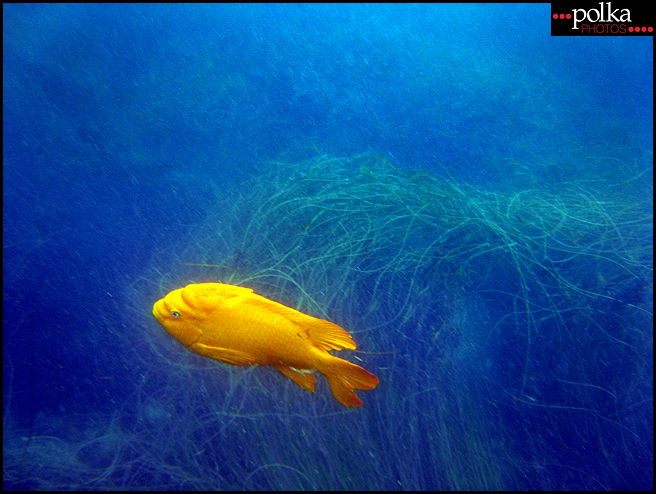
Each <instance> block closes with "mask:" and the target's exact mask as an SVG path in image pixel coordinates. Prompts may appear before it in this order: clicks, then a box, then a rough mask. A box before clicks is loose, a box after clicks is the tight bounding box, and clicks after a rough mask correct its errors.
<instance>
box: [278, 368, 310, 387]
mask: <svg viewBox="0 0 656 494" xmlns="http://www.w3.org/2000/svg"><path fill="white" fill-rule="evenodd" d="M274 367H275V368H276V369H278V370H279V371H280V372H281V373H282V374H283V375H285V376H286V377H288V378H289V379H291V380H292V381H294V382H295V383H296V384H298V385H299V386H300V387H301V388H303V389H306V390H308V391H311V392H312V393H314V389H315V387H316V385H317V379H316V377H314V374H312V372H310V371H308V372H303V373H301V372H298V371H297V370H294V369H291V368H289V367H287V366H284V365H274Z"/></svg>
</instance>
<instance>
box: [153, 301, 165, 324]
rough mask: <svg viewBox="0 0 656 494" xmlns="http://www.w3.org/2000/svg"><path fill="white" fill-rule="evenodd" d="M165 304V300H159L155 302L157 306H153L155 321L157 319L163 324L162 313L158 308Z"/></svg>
mask: <svg viewBox="0 0 656 494" xmlns="http://www.w3.org/2000/svg"><path fill="white" fill-rule="evenodd" d="M163 303H164V300H163V299H162V300H158V301H157V302H155V305H153V316H155V319H157V320H158V321H159V322H162V319H163V317H162V311H161V310H160V309H159V307H158V306H160V305H162V304H163Z"/></svg>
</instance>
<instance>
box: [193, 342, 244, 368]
mask: <svg viewBox="0 0 656 494" xmlns="http://www.w3.org/2000/svg"><path fill="white" fill-rule="evenodd" d="M189 349H190V350H191V351H192V352H195V353H197V354H199V355H202V356H203V357H207V358H212V359H214V360H220V361H221V362H224V363H226V364H231V365H256V364H257V362H256V359H255V357H253V356H252V355H249V354H248V353H246V352H241V351H239V350H233V349H231V348H221V347H214V346H209V345H205V344H203V343H194V344H193V345H191V346H190V347H189Z"/></svg>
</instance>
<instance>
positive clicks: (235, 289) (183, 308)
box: [153, 283, 379, 407]
mask: <svg viewBox="0 0 656 494" xmlns="http://www.w3.org/2000/svg"><path fill="white" fill-rule="evenodd" d="M153 315H154V316H155V318H156V319H157V320H158V321H159V322H160V323H161V324H162V326H164V329H166V331H167V332H168V333H169V334H170V335H171V336H173V337H174V338H176V339H177V340H178V341H179V342H180V343H182V344H183V345H184V346H185V347H187V348H188V349H189V350H191V351H192V352H195V353H197V354H199V355H202V356H203V357H208V358H212V359H215V360H220V361H221V362H225V363H226V364H232V365H271V366H273V367H275V368H276V369H278V370H279V371H280V372H282V373H283V374H284V375H285V376H287V377H288V378H290V379H291V380H292V381H294V382H295V383H296V384H298V385H299V386H300V387H301V388H303V389H307V390H308V391H312V392H314V388H315V385H316V378H315V376H314V374H313V373H312V372H313V371H317V372H319V373H321V374H323V375H324V376H326V379H327V380H328V384H329V385H330V389H331V391H332V392H333V395H334V396H335V398H337V401H339V402H340V403H341V404H342V405H344V406H345V407H357V406H360V405H362V401H360V399H359V398H358V396H357V395H356V394H355V392H354V391H353V390H354V389H373V388H375V387H376V386H377V385H378V382H379V380H378V378H377V377H376V376H374V375H373V374H372V373H370V372H368V371H366V370H364V369H363V368H362V367H360V366H358V365H355V364H352V363H351V362H347V361H346V360H343V359H341V358H338V357H335V356H333V355H331V354H330V353H328V351H329V350H341V349H342V348H349V349H351V350H355V348H356V345H355V342H354V341H353V338H351V335H350V334H348V333H347V332H346V331H344V329H342V328H340V327H339V326H337V325H336V324H333V323H331V322H328V321H324V320H322V319H317V318H315V317H311V316H308V315H306V314H302V313H301V312H298V311H296V310H294V309H291V308H289V307H286V306H284V305H282V304H279V303H277V302H274V301H273V300H269V299H268V298H264V297H261V296H260V295H256V294H255V293H253V290H251V289H250V288H244V287H240V286H233V285H224V284H221V283H202V284H198V285H188V286H186V287H185V288H179V289H178V290H174V291H172V292H171V293H169V294H168V295H166V296H165V297H164V298H163V299H161V300H158V301H157V302H155V305H154V306H153Z"/></svg>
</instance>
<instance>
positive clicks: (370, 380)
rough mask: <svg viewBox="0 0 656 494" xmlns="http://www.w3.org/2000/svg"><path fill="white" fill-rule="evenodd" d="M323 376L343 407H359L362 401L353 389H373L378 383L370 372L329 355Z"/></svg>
mask: <svg viewBox="0 0 656 494" xmlns="http://www.w3.org/2000/svg"><path fill="white" fill-rule="evenodd" d="M326 364H327V365H326V367H325V370H324V372H322V374H324V375H325V376H326V379H327V380H328V384H329V385H330V390H331V391H332V392H333V396H334V397H335V398H336V399H337V401H339V402H340V403H341V404H342V405H344V406H345V407H359V406H360V405H362V401H360V398H358V395H356V394H355V392H354V391H353V390H354V389H374V388H375V387H376V386H378V383H379V382H380V381H379V380H378V378H377V377H376V376H374V375H373V374H372V373H371V372H369V371H366V370H365V369H363V368H362V367H360V366H359V365H355V364H352V363H351V362H347V361H346V360H343V359H341V358H338V357H334V356H332V355H331V358H330V359H329V360H328V361H327V362H326Z"/></svg>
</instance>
